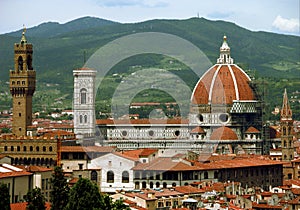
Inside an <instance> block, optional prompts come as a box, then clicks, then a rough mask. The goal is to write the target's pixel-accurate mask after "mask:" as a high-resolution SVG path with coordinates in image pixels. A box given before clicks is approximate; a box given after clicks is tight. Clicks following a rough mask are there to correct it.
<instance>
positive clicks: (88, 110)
mask: <svg viewBox="0 0 300 210" xmlns="http://www.w3.org/2000/svg"><path fill="white" fill-rule="evenodd" d="M73 76H74V99H73V110H74V133H75V134H76V135H77V137H78V138H82V137H93V136H94V135H95V119H96V118H95V77H96V71H95V70H92V69H86V68H82V69H78V70H73Z"/></svg>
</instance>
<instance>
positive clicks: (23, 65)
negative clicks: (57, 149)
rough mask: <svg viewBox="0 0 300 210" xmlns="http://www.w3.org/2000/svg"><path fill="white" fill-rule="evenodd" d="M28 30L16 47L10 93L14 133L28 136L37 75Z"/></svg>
mask: <svg viewBox="0 0 300 210" xmlns="http://www.w3.org/2000/svg"><path fill="white" fill-rule="evenodd" d="M25 32H26V29H24V30H23V33H22V38H21V41H20V43H15V45H14V64H15V65H14V70H10V74H9V76H10V79H9V84H10V93H11V95H12V98H13V122H12V132H13V134H15V135H17V136H26V132H27V126H29V125H31V124H32V96H33V94H34V91H35V85H36V76H35V75H36V74H35V70H33V67H32V53H33V50H32V44H30V43H27V40H26V37H25Z"/></svg>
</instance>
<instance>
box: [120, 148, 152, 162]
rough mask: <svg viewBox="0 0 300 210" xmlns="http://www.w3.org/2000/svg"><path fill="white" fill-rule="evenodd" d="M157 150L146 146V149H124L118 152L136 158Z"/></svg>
mask: <svg viewBox="0 0 300 210" xmlns="http://www.w3.org/2000/svg"><path fill="white" fill-rule="evenodd" d="M157 151H158V150H157V149H148V148H146V149H137V150H125V151H122V152H120V154H121V155H122V156H127V157H131V158H134V159H137V160H138V159H139V158H140V157H141V156H149V155H152V154H154V153H156V152H157Z"/></svg>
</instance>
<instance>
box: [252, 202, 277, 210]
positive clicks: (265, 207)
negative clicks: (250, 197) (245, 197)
mask: <svg viewBox="0 0 300 210" xmlns="http://www.w3.org/2000/svg"><path fill="white" fill-rule="evenodd" d="M252 208H254V209H256V208H259V209H282V206H273V205H268V204H259V203H255V202H252Z"/></svg>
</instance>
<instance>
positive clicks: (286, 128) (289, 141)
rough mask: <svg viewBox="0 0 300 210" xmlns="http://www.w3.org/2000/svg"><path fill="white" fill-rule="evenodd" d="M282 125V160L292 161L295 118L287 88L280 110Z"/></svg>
mask: <svg viewBox="0 0 300 210" xmlns="http://www.w3.org/2000/svg"><path fill="white" fill-rule="evenodd" d="M280 126H281V149H282V160H283V161H291V160H293V159H294V143H293V133H292V131H293V118H292V110H291V108H290V104H289V100H288V96H287V92H286V89H285V90H284V94H283V103H282V109H281V112H280Z"/></svg>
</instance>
